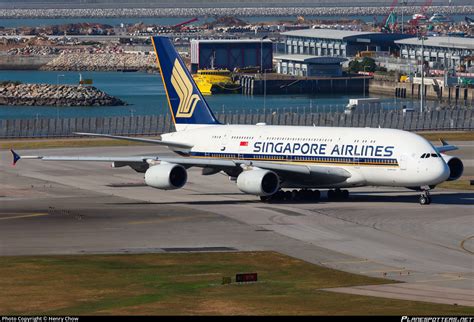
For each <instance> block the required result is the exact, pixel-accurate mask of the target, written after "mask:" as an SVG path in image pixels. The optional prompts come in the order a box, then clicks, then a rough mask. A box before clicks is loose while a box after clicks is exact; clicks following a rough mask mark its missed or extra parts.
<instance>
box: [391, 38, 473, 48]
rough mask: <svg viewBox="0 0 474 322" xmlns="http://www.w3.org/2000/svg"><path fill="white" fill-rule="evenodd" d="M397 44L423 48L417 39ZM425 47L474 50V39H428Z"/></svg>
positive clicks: (397, 41) (401, 41)
mask: <svg viewBox="0 0 474 322" xmlns="http://www.w3.org/2000/svg"><path fill="white" fill-rule="evenodd" d="M395 43H396V44H399V45H415V46H421V40H420V39H418V38H417V37H413V38H408V39H401V40H396V41H395ZM424 45H425V46H431V47H446V48H460V49H473V50H474V38H461V37H428V39H425V41H424Z"/></svg>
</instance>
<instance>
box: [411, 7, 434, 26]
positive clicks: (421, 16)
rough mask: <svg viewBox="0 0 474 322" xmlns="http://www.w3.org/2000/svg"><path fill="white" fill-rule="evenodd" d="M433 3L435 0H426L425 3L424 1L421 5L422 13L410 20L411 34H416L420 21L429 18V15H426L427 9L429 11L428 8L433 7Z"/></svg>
mask: <svg viewBox="0 0 474 322" xmlns="http://www.w3.org/2000/svg"><path fill="white" fill-rule="evenodd" d="M432 3H433V0H426V1H425V3H423V5H422V6H421V9H420V13H418V14H415V15H413V19H411V20H410V21H409V23H410V25H411V30H410V33H411V34H416V32H417V28H418V26H419V23H420V21H422V20H427V19H428V17H427V16H426V11H428V8H429V7H431V4H432Z"/></svg>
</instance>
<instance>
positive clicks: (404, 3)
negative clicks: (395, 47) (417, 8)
mask: <svg viewBox="0 0 474 322" xmlns="http://www.w3.org/2000/svg"><path fill="white" fill-rule="evenodd" d="M407 3H408V1H407V0H403V1H402V34H403V33H404V28H403V27H404V23H405V20H404V19H403V13H404V12H403V11H404V9H405V7H406V5H407Z"/></svg>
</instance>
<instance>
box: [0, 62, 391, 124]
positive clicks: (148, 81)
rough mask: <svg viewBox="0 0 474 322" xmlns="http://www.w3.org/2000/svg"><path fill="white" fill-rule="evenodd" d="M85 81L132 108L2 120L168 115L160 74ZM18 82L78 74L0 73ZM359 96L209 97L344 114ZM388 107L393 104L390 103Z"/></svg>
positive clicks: (213, 101) (235, 106)
mask: <svg viewBox="0 0 474 322" xmlns="http://www.w3.org/2000/svg"><path fill="white" fill-rule="evenodd" d="M82 77H83V78H92V79H93V81H94V86H96V87H97V88H99V89H101V90H103V91H105V92H106V93H108V94H110V95H112V96H116V97H118V98H120V99H122V100H124V101H126V102H127V103H129V104H130V105H128V106H105V107H92V106H91V107H55V106H51V107H48V106H36V107H31V106H0V118H3V119H17V118H36V117H38V118H43V117H45V118H56V117H58V118H69V117H91V116H125V115H160V114H165V113H168V103H167V99H166V94H165V92H164V88H163V84H162V81H161V77H160V76H159V74H147V73H139V72H137V73H120V72H82ZM4 80H18V81H21V82H24V83H36V84H41V83H43V84H78V82H79V72H56V71H0V81H4ZM358 97H360V95H355V96H354V95H352V96H350V95H338V96H314V95H267V96H266V97H265V98H264V97H263V96H261V95H255V96H246V95H241V94H220V95H212V96H206V100H207V102H208V103H209V105H210V106H211V108H212V109H213V110H214V111H215V112H217V113H222V112H225V113H238V112H239V111H243V110H246V111H250V110H251V111H258V112H263V108H264V105H265V112H268V113H271V112H274V111H282V112H283V111H284V112H289V111H294V112H296V111H297V110H298V111H303V109H304V110H306V111H310V110H311V111H314V112H316V111H321V112H322V111H328V112H329V111H330V110H332V111H335V110H342V109H343V108H344V106H345V105H347V103H348V101H349V99H350V98H358ZM386 102H387V103H386V105H387V106H389V105H391V104H393V102H394V100H393V99H387V100H386Z"/></svg>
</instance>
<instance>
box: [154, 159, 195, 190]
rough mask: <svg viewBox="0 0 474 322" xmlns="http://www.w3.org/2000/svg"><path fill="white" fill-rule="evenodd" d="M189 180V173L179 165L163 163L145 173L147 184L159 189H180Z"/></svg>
mask: <svg viewBox="0 0 474 322" xmlns="http://www.w3.org/2000/svg"><path fill="white" fill-rule="evenodd" d="M187 180H188V173H187V172H186V169H185V168H184V167H183V166H181V165H179V164H172V163H161V164H157V165H154V166H152V167H150V168H148V170H146V172H145V183H146V184H147V185H149V186H150V187H153V188H157V189H163V190H174V189H179V188H182V187H183V186H184V185H185V184H186V181H187Z"/></svg>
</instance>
